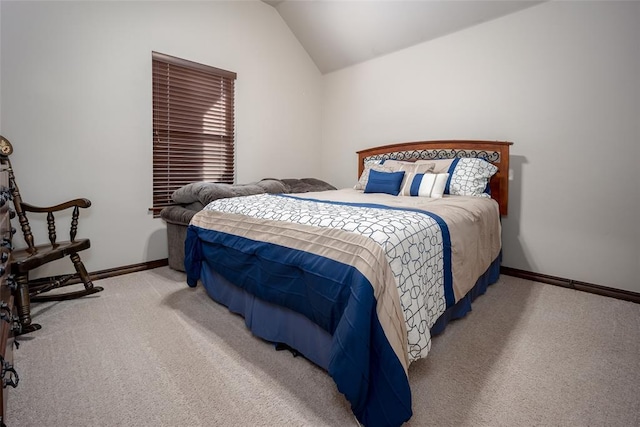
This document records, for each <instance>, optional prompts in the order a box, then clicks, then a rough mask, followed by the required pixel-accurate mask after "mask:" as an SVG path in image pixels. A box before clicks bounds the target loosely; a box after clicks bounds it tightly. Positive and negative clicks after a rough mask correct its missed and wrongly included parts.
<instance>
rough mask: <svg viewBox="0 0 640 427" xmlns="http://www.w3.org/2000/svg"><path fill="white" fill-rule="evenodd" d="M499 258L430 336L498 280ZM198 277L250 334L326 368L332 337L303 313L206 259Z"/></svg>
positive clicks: (460, 314)
mask: <svg viewBox="0 0 640 427" xmlns="http://www.w3.org/2000/svg"><path fill="white" fill-rule="evenodd" d="M501 259H502V256H501V255H499V256H498V257H497V258H496V259H495V260H494V262H493V263H492V264H491V266H489V268H488V269H487V271H486V272H485V273H484V274H483V275H482V276H480V278H479V279H478V281H477V282H476V284H475V286H474V287H473V288H472V289H471V290H470V291H469V292H468V293H467V295H466V296H464V297H463V298H462V299H460V301H458V302H457V303H456V304H455V305H454V306H452V307H450V308H449V309H447V310H446V311H445V312H444V313H443V314H442V315H441V316H440V317H439V318H438V320H437V321H436V323H435V324H434V325H433V327H432V328H431V335H432V336H433V335H437V334H439V333H441V332H443V331H444V329H445V327H446V326H447V323H449V321H451V320H455V319H459V318H461V317H464V316H465V315H466V314H467V313H468V312H469V311H471V303H472V302H473V300H475V299H476V298H477V297H478V296H479V295H482V294H484V293H485V291H486V290H487V287H488V286H489V285H491V284H492V283H495V282H497V281H498V278H499V276H500V263H501ZM201 281H202V284H203V286H204V287H205V289H206V291H207V294H208V295H209V296H210V297H211V298H212V299H213V300H215V301H217V302H219V303H221V304H223V305H225V306H226V307H227V308H228V309H229V310H230V311H232V312H234V313H238V314H240V315H241V316H243V317H244V319H245V324H246V325H247V327H248V328H249V329H250V330H251V332H252V333H253V334H254V335H256V336H258V337H260V338H262V339H265V340H267V341H270V342H273V343H284V344H286V345H288V346H289V347H291V348H293V349H296V350H297V351H298V352H300V353H301V354H303V355H304V356H305V357H306V358H307V359H309V360H310V361H312V362H313V363H315V364H316V365H318V366H320V367H322V368H324V369H325V370H328V366H329V356H330V351H331V343H332V337H331V335H330V334H329V333H328V332H326V331H325V330H324V329H322V328H320V327H319V326H318V325H316V324H315V323H313V322H311V321H310V320H309V319H308V318H307V317H305V316H304V315H302V314H300V313H298V312H295V311H293V310H290V309H287V308H284V307H281V306H278V305H275V304H272V303H270V302H266V301H264V300H261V299H258V298H256V297H255V296H253V295H251V294H249V293H248V292H246V291H245V290H244V289H241V288H238V287H236V286H235V285H233V284H232V283H230V282H229V281H227V280H226V279H225V278H223V277H222V276H220V275H219V274H218V273H216V272H215V271H214V270H213V269H211V267H210V266H209V265H208V264H207V263H206V262H203V263H202V272H201Z"/></svg>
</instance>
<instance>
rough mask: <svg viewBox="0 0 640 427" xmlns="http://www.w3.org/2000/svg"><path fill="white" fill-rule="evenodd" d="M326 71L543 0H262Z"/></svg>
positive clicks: (429, 38)
mask: <svg viewBox="0 0 640 427" xmlns="http://www.w3.org/2000/svg"><path fill="white" fill-rule="evenodd" d="M263 1H264V2H265V3H268V4H270V5H271V6H273V7H274V8H275V9H276V10H277V11H278V13H279V14H280V16H282V19H283V20H284V21H285V22H286V23H287V25H288V26H289V28H290V29H291V31H292V32H293V34H294V35H295V36H296V37H297V38H298V40H299V41H300V43H301V44H302V46H303V47H304V48H305V50H306V51H307V52H308V53H309V56H311V58H312V59H313V61H314V62H315V64H316V66H317V67H318V69H319V70H320V72H321V73H322V74H326V73H330V72H332V71H336V70H339V69H342V68H345V67H348V66H350V65H354V64H357V63H360V62H363V61H367V60H369V59H372V58H375V57H378V56H381V55H385V54H388V53H391V52H394V51H397V50H400V49H403V48H406V47H409V46H413V45H415V44H418V43H422V42H424V41H427V40H431V39H434V38H437V37H441V36H444V35H446V34H450V33H453V32H455V31H459V30H462V29H464V28H468V27H471V26H473V25H477V24H480V23H482V22H486V21H489V20H491V19H495V18H498V17H500V16H504V15H507V14H509V13H513V12H517V11H519V10H522V9H524V8H527V7H530V6H533V5H535V4H538V3H541V1H525V0H517V1H508V0H500V1H493V0H491V1H490V0H470V1H462V0H359V1H356V0H310V1H309V0H307V1H302V0H263Z"/></svg>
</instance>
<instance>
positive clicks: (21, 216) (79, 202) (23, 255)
mask: <svg viewBox="0 0 640 427" xmlns="http://www.w3.org/2000/svg"><path fill="white" fill-rule="evenodd" d="M12 152H13V147H12V145H11V143H10V142H9V141H8V140H7V139H5V138H4V137H2V136H0V165H2V167H3V168H4V169H6V170H7V172H8V175H9V188H10V190H11V196H12V198H13V205H14V208H15V213H13V216H15V215H17V216H18V221H19V223H20V228H21V229H22V234H23V237H24V240H25V242H26V244H27V247H26V248H23V249H15V250H12V251H11V258H10V259H11V261H10V263H11V275H12V276H13V280H12V283H11V284H10V286H11V288H12V292H13V294H14V298H15V304H16V306H17V309H18V317H19V320H20V324H21V327H22V330H21V332H20V333H21V334H25V333H28V332H32V331H35V330H38V329H40V325H38V324H33V323H31V301H61V300H68V299H73V298H78V297H82V296H85V295H90V294H94V293H96V292H100V291H102V290H103V288H101V287H98V286H93V283H92V282H91V278H90V277H89V274H88V273H87V270H86V268H85V267H84V264H83V263H82V261H81V260H80V256H79V255H78V252H80V251H83V250H85V249H88V248H89V247H90V245H91V243H90V241H89V239H76V233H77V230H78V217H79V215H80V208H88V207H89V206H91V202H90V201H89V200H88V199H74V200H71V201H68V202H65V203H61V204H58V205H55V206H51V207H38V206H33V205H30V204H28V203H25V202H23V201H22V196H21V195H20V190H19V189H18V185H17V184H16V180H15V176H14V173H13V168H12V167H11V160H9V156H10V155H11V153H12ZM70 208H73V211H72V215H71V229H70V233H69V240H68V241H62V242H59V241H57V240H56V238H57V236H56V225H55V219H54V216H53V213H54V212H59V211H63V210H66V209H70ZM27 212H33V213H46V214H47V228H48V231H49V243H45V244H38V245H36V244H35V240H34V236H33V233H32V231H31V227H30V225H29V220H28V219H27ZM13 231H14V232H15V230H13ZM0 245H2V246H5V247H9V248H11V246H12V242H11V241H10V240H8V239H4V240H3V241H2V242H0ZM11 249H12V248H11ZM65 256H69V258H70V259H71V261H72V263H73V266H74V267H75V270H76V272H75V273H73V274H67V275H62V276H51V277H44V278H39V279H35V280H29V273H30V272H31V271H32V270H34V269H36V268H38V267H41V266H43V265H44V264H46V263H49V262H51V261H55V260H58V259H61V258H64V257H65ZM80 282H81V283H83V284H84V289H81V290H78V291H72V292H66V293H60V292H56V293H53V294H48V295H43V293H45V292H48V291H51V290H53V289H58V288H61V287H63V286H68V285H73V284H76V283H80Z"/></svg>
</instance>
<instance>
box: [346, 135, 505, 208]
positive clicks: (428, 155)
mask: <svg viewBox="0 0 640 427" xmlns="http://www.w3.org/2000/svg"><path fill="white" fill-rule="evenodd" d="M512 144H513V142H507V141H474V140H442V141H417V142H403V143H398V144H391V145H385V146H381V147H374V148H368V149H366V150H361V151H358V152H357V153H358V177H360V175H362V171H363V170H364V165H365V163H366V162H369V161H373V160H383V159H384V160H390V159H394V160H404V161H416V160H436V159H453V158H463V157H473V158H480V159H484V160H486V161H488V162H489V163H492V164H494V165H496V166H497V167H498V172H496V174H495V175H494V176H493V177H492V178H491V182H490V184H489V185H490V188H491V197H492V198H493V199H495V200H496V201H497V202H498V205H499V206H500V214H501V215H504V216H506V215H507V212H508V206H509V147H510V146H511V145H512Z"/></svg>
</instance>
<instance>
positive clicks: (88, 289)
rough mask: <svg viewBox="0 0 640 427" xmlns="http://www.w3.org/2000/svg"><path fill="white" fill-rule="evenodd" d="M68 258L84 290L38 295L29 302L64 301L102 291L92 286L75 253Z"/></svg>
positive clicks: (98, 287)
mask: <svg viewBox="0 0 640 427" xmlns="http://www.w3.org/2000/svg"><path fill="white" fill-rule="evenodd" d="M69 257H70V258H71V262H73V266H74V267H75V269H76V271H77V273H78V276H80V280H82V283H84V290H81V291H75V292H67V293H54V294H48V295H44V294H38V295H36V296H33V297H32V298H31V301H36V302H45V301H66V300H71V299H76V298H80V297H84V296H87V295H92V294H95V293H98V292H100V291H103V290H104V288H103V287H101V286H93V282H92V281H91V277H90V276H89V273H87V269H86V268H85V267H84V264H83V263H82V261H81V260H80V256H79V255H78V254H77V253H72V254H70V255H69ZM61 286H67V284H64V285H61ZM61 286H56V287H54V289H55V288H57V287H61Z"/></svg>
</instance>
